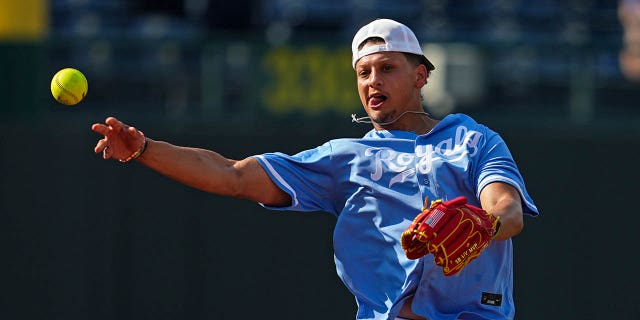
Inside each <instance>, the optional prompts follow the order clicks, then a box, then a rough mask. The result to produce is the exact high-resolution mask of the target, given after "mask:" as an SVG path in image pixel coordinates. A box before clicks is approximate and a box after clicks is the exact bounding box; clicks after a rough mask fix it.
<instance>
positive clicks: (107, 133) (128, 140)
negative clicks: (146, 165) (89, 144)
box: [91, 117, 146, 162]
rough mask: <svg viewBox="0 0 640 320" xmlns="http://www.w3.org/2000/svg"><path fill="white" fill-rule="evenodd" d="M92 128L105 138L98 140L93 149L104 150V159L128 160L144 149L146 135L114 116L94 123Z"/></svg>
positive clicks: (96, 150)
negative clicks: (103, 121) (102, 121)
mask: <svg viewBox="0 0 640 320" xmlns="http://www.w3.org/2000/svg"><path fill="white" fill-rule="evenodd" d="M91 130H93V131H95V132H97V133H99V134H101V135H103V136H104V138H102V139H100V140H98V143H97V144H96V146H95V148H94V149H93V151H94V152H95V153H100V152H102V157H103V158H104V159H110V158H113V159H117V160H119V161H122V162H126V161H128V160H130V159H131V157H132V155H134V154H136V153H138V152H139V151H140V150H142V148H143V146H144V144H145V139H146V138H145V136H144V134H143V133H142V131H139V130H137V129H136V128H134V127H131V126H128V125H126V124H124V123H123V122H121V121H120V120H118V119H116V118H114V117H108V118H107V119H106V120H105V123H104V124H103V123H94V124H93V125H92V126H91Z"/></svg>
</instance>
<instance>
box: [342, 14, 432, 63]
mask: <svg viewBox="0 0 640 320" xmlns="http://www.w3.org/2000/svg"><path fill="white" fill-rule="evenodd" d="M373 37H378V38H382V39H383V40H384V42H385V43H384V44H380V45H375V46H367V47H364V48H362V50H358V47H359V46H360V45H361V44H362V43H363V42H364V41H365V40H367V39H369V38H373ZM351 51H352V52H353V59H352V61H351V62H352V66H353V68H354V69H355V68H356V62H358V60H360V58H362V57H364V56H366V55H370V54H372V53H376V52H385V51H397V52H406V53H413V54H416V55H419V56H421V57H422V58H424V61H423V63H424V65H425V66H426V67H427V70H429V71H431V70H433V69H435V68H436V67H434V66H433V64H432V63H431V62H430V61H429V60H428V59H427V57H425V55H424V52H423V51H422V47H420V43H419V42H418V38H416V35H415V34H414V33H413V31H411V29H409V27H407V26H405V25H404V24H402V23H400V22H397V21H394V20H391V19H376V20H373V21H372V22H370V23H369V24H367V25H365V26H364V27H362V28H360V30H358V32H357V33H356V35H355V36H354V37H353V42H352V43H351Z"/></svg>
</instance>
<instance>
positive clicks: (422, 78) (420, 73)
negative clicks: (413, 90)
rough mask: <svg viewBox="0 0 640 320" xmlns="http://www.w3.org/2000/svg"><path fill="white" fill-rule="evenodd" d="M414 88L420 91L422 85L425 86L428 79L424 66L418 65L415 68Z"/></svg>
mask: <svg viewBox="0 0 640 320" xmlns="http://www.w3.org/2000/svg"><path fill="white" fill-rule="evenodd" d="M415 72H416V87H417V88H418V89H421V88H422V87H424V85H426V84H427V79H428V78H429V72H428V71H427V67H426V66H425V65H424V64H419V65H418V66H417V67H416V70H415Z"/></svg>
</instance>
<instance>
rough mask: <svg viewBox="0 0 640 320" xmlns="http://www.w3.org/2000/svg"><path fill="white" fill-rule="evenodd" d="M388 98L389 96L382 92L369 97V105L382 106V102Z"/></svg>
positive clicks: (373, 106)
mask: <svg viewBox="0 0 640 320" xmlns="http://www.w3.org/2000/svg"><path fill="white" fill-rule="evenodd" d="M386 100H387V96H385V95H382V94H376V95H373V96H371V97H369V106H370V107H371V108H377V107H380V105H382V103H383V102H385V101H386Z"/></svg>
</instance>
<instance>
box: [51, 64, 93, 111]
mask: <svg viewBox="0 0 640 320" xmlns="http://www.w3.org/2000/svg"><path fill="white" fill-rule="evenodd" d="M88 90H89V84H88V83H87V78H85V76H84V74H82V72H80V71H78V70H76V69H74V68H64V69H62V70H60V71H58V72H56V74H55V75H54V76H53V79H51V94H52V95H53V97H54V98H55V99H56V100H57V101H58V102H60V103H62V104H66V105H68V106H72V105H75V104H78V103H79V102H80V101H82V99H84V97H85V96H86V95H87V91H88Z"/></svg>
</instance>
